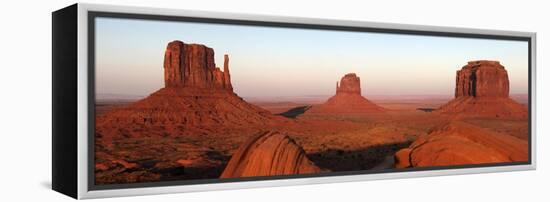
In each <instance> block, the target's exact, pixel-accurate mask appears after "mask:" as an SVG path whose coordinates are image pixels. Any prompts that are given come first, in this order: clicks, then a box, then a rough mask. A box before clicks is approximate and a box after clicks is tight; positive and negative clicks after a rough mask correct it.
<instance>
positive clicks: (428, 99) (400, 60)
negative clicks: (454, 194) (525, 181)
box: [52, 4, 536, 198]
mask: <svg viewBox="0 0 550 202" xmlns="http://www.w3.org/2000/svg"><path fill="white" fill-rule="evenodd" d="M52 24H53V28H52V30H53V56H52V60H53V65H52V66H53V125H52V128H53V157H52V158H53V169H52V170H53V173H52V180H53V183H52V184H53V189H54V190H56V191H59V192H61V193H63V194H66V195H69V196H71V197H74V198H97V197H113V196H128V195H142V194H160V193H178V192H191V191H204V190H221V189H238V188H247V187H264V186H281V185H299V184H311V183H326V182H346V181H356V180H371V179H389V178H407V177H422V176H434V175H451V174H468V173H485V172H501V171H516V170H529V169H535V152H534V151H535V132H534V131H535V130H534V127H535V125H534V123H535V80H534V79H535V44H536V43H535V33H528V32H515V31H495V30H481V29H466V28H451V27H432V26H419V25H403V24H384V23H371V22H357V21H338V20H323V19H309V18H292V17H277V16H261V15H247V14H234V13H213V12H203V11H201V12H198V11H186V10H172V9H158V8H154V9H153V8H141V7H123V6H107V5H93V4H75V5H72V6H69V7H67V8H63V9H61V10H58V11H55V12H53V14H52Z"/></svg>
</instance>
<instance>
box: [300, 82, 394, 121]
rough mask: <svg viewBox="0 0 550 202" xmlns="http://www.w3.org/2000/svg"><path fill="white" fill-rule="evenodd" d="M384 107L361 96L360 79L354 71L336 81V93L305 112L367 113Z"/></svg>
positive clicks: (382, 110) (378, 110)
mask: <svg viewBox="0 0 550 202" xmlns="http://www.w3.org/2000/svg"><path fill="white" fill-rule="evenodd" d="M384 111H385V109H384V108H382V107H380V106H378V105H376V104H374V103H372V102H371V101H370V100H368V99H366V98H365V97H363V96H361V80H360V79H359V77H357V75H355V73H349V74H346V75H345V76H344V77H342V79H340V83H338V82H337V83H336V95H334V96H332V97H331V98H329V99H328V100H327V101H326V102H325V103H323V104H321V105H318V106H313V107H312V108H311V109H310V110H308V111H307V112H306V113H309V114H311V113H323V114H327V113H328V114H331V113H369V112H384Z"/></svg>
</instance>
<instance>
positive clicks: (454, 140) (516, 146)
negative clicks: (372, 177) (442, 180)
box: [395, 122, 529, 168]
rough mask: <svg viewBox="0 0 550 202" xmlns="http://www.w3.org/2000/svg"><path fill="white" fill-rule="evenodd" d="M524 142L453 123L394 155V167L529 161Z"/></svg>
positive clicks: (468, 125) (471, 126)
mask: <svg viewBox="0 0 550 202" xmlns="http://www.w3.org/2000/svg"><path fill="white" fill-rule="evenodd" d="M528 148H529V147H528V145H527V141H525V140H522V139H519V138H516V137H513V136H510V135H507V134H502V133H498V132H493V131H490V130H487V129H484V128H480V127H477V126H474V125H471V124H467V123H463V122H452V123H450V124H448V125H446V126H444V127H442V128H440V129H438V130H436V131H434V132H432V133H430V134H429V135H427V136H424V137H421V138H419V139H417V140H416V141H415V142H413V143H412V144H411V145H410V146H409V148H406V149H402V150H399V151H398V152H397V153H396V154H395V160H396V161H395V162H396V165H395V167H396V168H407V167H428V166H451V165H471V164H483V163H503V162H514V161H527V160H528Z"/></svg>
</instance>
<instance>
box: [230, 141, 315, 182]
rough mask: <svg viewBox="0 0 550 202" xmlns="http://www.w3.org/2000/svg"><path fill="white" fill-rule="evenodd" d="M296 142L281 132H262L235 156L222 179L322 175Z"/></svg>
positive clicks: (243, 146) (240, 148) (242, 146)
mask: <svg viewBox="0 0 550 202" xmlns="http://www.w3.org/2000/svg"><path fill="white" fill-rule="evenodd" d="M318 172H321V169H320V168H319V167H317V166H316V165H315V164H314V163H313V162H312V161H310V160H309V159H308V158H307V156H306V153H305V151H304V150H303V149H302V147H300V146H299V145H298V144H296V142H294V140H292V139H291V138H290V137H288V136H287V135H284V134H281V133H279V132H273V131H267V132H263V133H260V134H258V135H256V136H254V137H252V138H250V139H249V140H247V142H245V143H244V144H242V145H241V146H240V147H239V149H238V150H237V151H236V152H235V153H234V154H233V155H232V156H231V159H230V160H229V163H228V164H227V167H225V170H224V171H223V173H222V175H221V177H220V178H237V177H254V176H275V175H293V174H308V173H318Z"/></svg>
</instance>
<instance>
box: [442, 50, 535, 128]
mask: <svg viewBox="0 0 550 202" xmlns="http://www.w3.org/2000/svg"><path fill="white" fill-rule="evenodd" d="M509 91H510V82H509V80H508V72H507V71H506V69H505V68H504V66H502V65H501V64H500V62H498V61H488V60H479V61H471V62H468V64H467V65H465V66H464V67H462V69H460V70H458V71H457V72H456V86H455V98H454V99H453V100H451V101H450V102H448V103H447V104H445V105H443V106H441V107H440V108H439V109H438V111H439V112H442V113H447V114H455V115H461V116H488V117H515V118H526V117H527V108H526V107H525V106H523V105H521V104H519V103H517V102H516V101H514V100H512V99H511V98H510V97H509Z"/></svg>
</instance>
